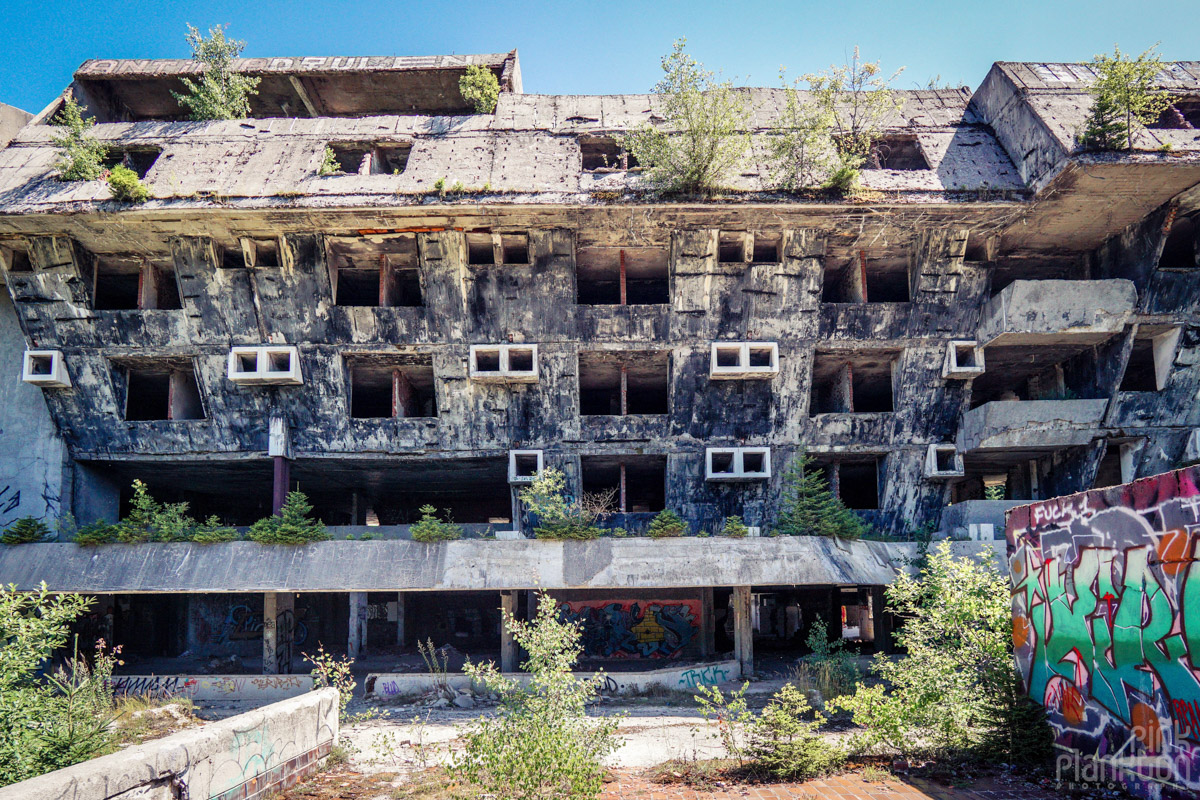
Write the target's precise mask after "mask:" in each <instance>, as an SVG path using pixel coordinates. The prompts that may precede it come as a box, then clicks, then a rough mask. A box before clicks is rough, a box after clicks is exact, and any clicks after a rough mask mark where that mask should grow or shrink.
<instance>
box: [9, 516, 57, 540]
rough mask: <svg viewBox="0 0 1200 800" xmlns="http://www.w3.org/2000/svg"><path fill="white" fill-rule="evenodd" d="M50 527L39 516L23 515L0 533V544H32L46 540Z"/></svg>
mask: <svg viewBox="0 0 1200 800" xmlns="http://www.w3.org/2000/svg"><path fill="white" fill-rule="evenodd" d="M49 535H50V528H49V526H47V525H46V523H44V522H42V521H41V520H40V519H38V518H37V517H21V518H20V519H19V520H17V521H16V522H14V523H13V524H11V525H9V526H8V527H7V528H5V529H4V533H0V544H30V543H33V542H40V541H43V540H45V538H46V537H47V536H49Z"/></svg>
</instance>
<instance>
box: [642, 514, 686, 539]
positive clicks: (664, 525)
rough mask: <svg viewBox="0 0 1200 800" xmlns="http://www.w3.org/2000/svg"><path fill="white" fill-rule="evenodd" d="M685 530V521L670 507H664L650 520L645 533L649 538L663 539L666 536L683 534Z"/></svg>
mask: <svg viewBox="0 0 1200 800" xmlns="http://www.w3.org/2000/svg"><path fill="white" fill-rule="evenodd" d="M687 531H688V528H687V523H685V522H684V521H683V519H682V518H681V517H680V516H679V515H678V514H676V513H675V512H674V511H671V510H670V509H664V510H663V511H660V512H658V515H657V516H656V517H655V518H654V519H652V520H651V521H650V527H648V528H647V529H646V535H647V536H649V537H650V538H651V539H665V538H667V537H668V536H684V535H686V534H687Z"/></svg>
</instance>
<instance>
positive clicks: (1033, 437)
mask: <svg viewBox="0 0 1200 800" xmlns="http://www.w3.org/2000/svg"><path fill="white" fill-rule="evenodd" d="M1107 405H1108V401H1107V400H993V401H992V402H990V403H984V404H983V405H981V406H979V407H978V408H973V409H971V410H970V411H968V412H966V413H965V414H963V417H962V425H961V426H960V427H959V429H958V444H957V447H958V450H959V452H964V453H969V452H972V451H976V450H999V449H1012V450H1034V451H1036V450H1050V449H1054V448H1060V447H1071V446H1076V445H1084V444H1088V443H1089V442H1091V441H1092V439H1094V438H1095V437H1096V435H1097V433H1098V429H1099V425H1100V420H1101V419H1102V418H1103V416H1104V409H1105V407H1106V406H1107Z"/></svg>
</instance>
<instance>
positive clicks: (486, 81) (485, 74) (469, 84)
mask: <svg viewBox="0 0 1200 800" xmlns="http://www.w3.org/2000/svg"><path fill="white" fill-rule="evenodd" d="M458 91H459V92H460V93H461V94H462V96H463V100H466V101H467V102H468V103H470V104H471V105H472V106H473V107H474V108H475V113H476V114H491V113H492V112H493V111H495V110H496V101H497V100H499V99H500V81H499V79H497V78H496V73H494V72H492V71H491V70H490V69H488V68H487V67H482V66H479V65H477V64H472V65H471V66H469V67H467V71H466V73H465V74H464V75H463V76H462V77H461V78H459V79H458Z"/></svg>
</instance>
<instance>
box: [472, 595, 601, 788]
mask: <svg viewBox="0 0 1200 800" xmlns="http://www.w3.org/2000/svg"><path fill="white" fill-rule="evenodd" d="M504 625H505V627H506V628H507V629H508V630H509V632H511V634H512V636H513V638H514V639H515V640H516V643H517V645H518V646H519V647H521V648H523V649H524V650H525V651H526V652H527V653H528V654H529V656H528V659H527V660H526V661H525V662H524V663H523V664H521V668H522V669H524V670H525V671H526V672H528V673H529V675H528V684H526V685H522V684H521V683H520V682H518V681H515V680H513V679H511V678H508V677H506V676H504V675H502V674H501V673H499V672H498V671H497V670H496V667H495V665H494V664H492V663H490V662H489V663H487V664H483V665H478V664H471V663H468V664H467V665H466V666H465V667H464V671H465V672H466V673H467V674H468V675H470V676H471V678H472V679H473V680H475V681H477V682H479V683H480V684H482V685H483V686H484V687H485V688H486V689H487V690H488V691H491V692H495V693H496V694H498V695H499V696H500V705H499V707H498V708H497V709H496V714H495V716H492V717H480V718H479V719H477V720H476V721H475V722H473V723H471V725H470V726H469V727H468V728H467V729H466V731H465V732H464V733H463V735H462V737H461V740H462V742H463V749H462V753H461V755H460V756H459V757H458V758H457V760H456V761H455V762H454V763H453V764H452V766H451V771H452V772H453V773H454V774H455V775H456V776H457V777H459V778H461V779H463V780H465V781H467V782H469V783H471V784H473V785H474V786H477V787H479V788H480V789H481V790H482V791H483V792H484V793H486V794H488V795H490V796H494V797H503V798H506V800H559V798H568V799H569V800H584V798H595V797H597V796H598V795H599V794H600V788H601V784H602V780H603V777H604V773H605V768H604V764H603V759H604V757H605V756H607V755H608V754H609V753H611V752H612V751H613V750H615V749H616V746H617V742H616V737H615V732H616V728H617V724H618V723H619V722H620V719H619V717H616V716H608V717H589V716H588V713H587V706H588V704H589V703H591V702H593V701H594V700H595V698H596V697H597V695H598V694H599V690H600V687H601V686H602V685H603V682H604V676H603V675H596V676H592V677H589V678H580V677H577V676H576V675H575V674H574V673H573V672H572V670H573V668H574V666H575V662H576V661H577V660H578V658H579V654H580V653H581V652H582V647H581V645H580V643H579V640H580V636H581V629H580V627H579V625H578V624H575V623H570V622H564V621H562V620H561V619H559V616H558V608H557V604H556V603H555V602H554V600H553V599H552V598H551V597H549V596H548V595H545V594H539V595H538V610H537V615H536V616H535V618H534V619H533V621H531V622H524V621H521V620H518V619H515V618H514V617H512V616H511V615H510V614H507V613H506V614H505V615H504Z"/></svg>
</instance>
